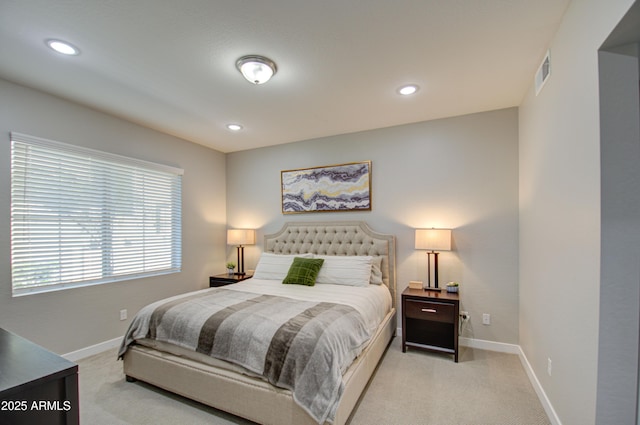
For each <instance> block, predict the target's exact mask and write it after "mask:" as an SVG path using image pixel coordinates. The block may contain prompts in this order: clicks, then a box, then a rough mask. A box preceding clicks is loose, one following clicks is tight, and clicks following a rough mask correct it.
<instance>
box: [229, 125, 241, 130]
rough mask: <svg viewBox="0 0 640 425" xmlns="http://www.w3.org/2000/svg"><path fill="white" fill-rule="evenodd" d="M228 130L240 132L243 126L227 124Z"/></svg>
mask: <svg viewBox="0 0 640 425" xmlns="http://www.w3.org/2000/svg"><path fill="white" fill-rule="evenodd" d="M227 128H228V129H229V130H231V131H240V130H242V126H241V125H240V124H227Z"/></svg>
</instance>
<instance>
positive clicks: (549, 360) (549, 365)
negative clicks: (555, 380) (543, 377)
mask: <svg viewBox="0 0 640 425" xmlns="http://www.w3.org/2000/svg"><path fill="white" fill-rule="evenodd" d="M547 375H549V376H551V358H547Z"/></svg>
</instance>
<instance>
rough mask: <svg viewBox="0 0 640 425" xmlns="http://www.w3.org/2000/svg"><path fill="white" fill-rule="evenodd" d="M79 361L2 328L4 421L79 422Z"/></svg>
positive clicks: (0, 401) (0, 414) (8, 424)
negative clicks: (76, 362)
mask: <svg viewBox="0 0 640 425" xmlns="http://www.w3.org/2000/svg"><path fill="white" fill-rule="evenodd" d="M79 413H80V411H79V404H78V365H76V364H75V363H73V362H70V361H68V360H66V359H64V358H63V357H60V356H59V355H57V354H55V353H52V352H51V351H48V350H45V349H44V348H42V347H40V346H39V345H36V344H34V343H33V342H31V341H28V340H26V339H24V338H22V337H20V336H18V335H15V334H13V333H11V332H8V331H6V330H4V329H1V328H0V424H1V425H22V424H24V425H27V424H28V425H33V424H47V425H71V424H74V425H75V424H78V423H79V422H80V420H79V416H80V415H79Z"/></svg>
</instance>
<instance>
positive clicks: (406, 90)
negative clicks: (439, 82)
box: [398, 84, 420, 96]
mask: <svg viewBox="0 0 640 425" xmlns="http://www.w3.org/2000/svg"><path fill="white" fill-rule="evenodd" d="M419 88H420V87H418V86H417V85H416V84H408V85H406V86H402V87H400V88H399V89H398V93H400V94H401V95H403V96H409V95H410V94H414V93H415V92H417V91H418V89H419Z"/></svg>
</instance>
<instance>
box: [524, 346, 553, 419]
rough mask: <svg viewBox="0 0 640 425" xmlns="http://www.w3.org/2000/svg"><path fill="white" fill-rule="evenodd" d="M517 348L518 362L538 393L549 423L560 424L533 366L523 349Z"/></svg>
mask: <svg viewBox="0 0 640 425" xmlns="http://www.w3.org/2000/svg"><path fill="white" fill-rule="evenodd" d="M518 349H519V352H518V357H520V362H521V363H522V367H524V370H525V371H526V372H527V376H528V377H529V381H530V382H531V385H533V389H534V390H535V392H536V394H537V395H538V399H539V400H540V403H541V404H542V407H543V408H544V411H545V412H546V413H547V417H548V418H549V421H550V422H551V425H562V422H561V421H560V418H559V417H558V414H557V413H556V411H555V409H554V408H553V405H552V404H551V401H550V400H549V398H548V397H547V394H546V393H545V392H544V389H543V388H542V385H540V381H538V377H537V376H536V374H535V372H534V371H533V368H532V367H531V364H530V363H529V360H528V359H527V356H525V354H524V351H522V348H521V347H520V346H518Z"/></svg>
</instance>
